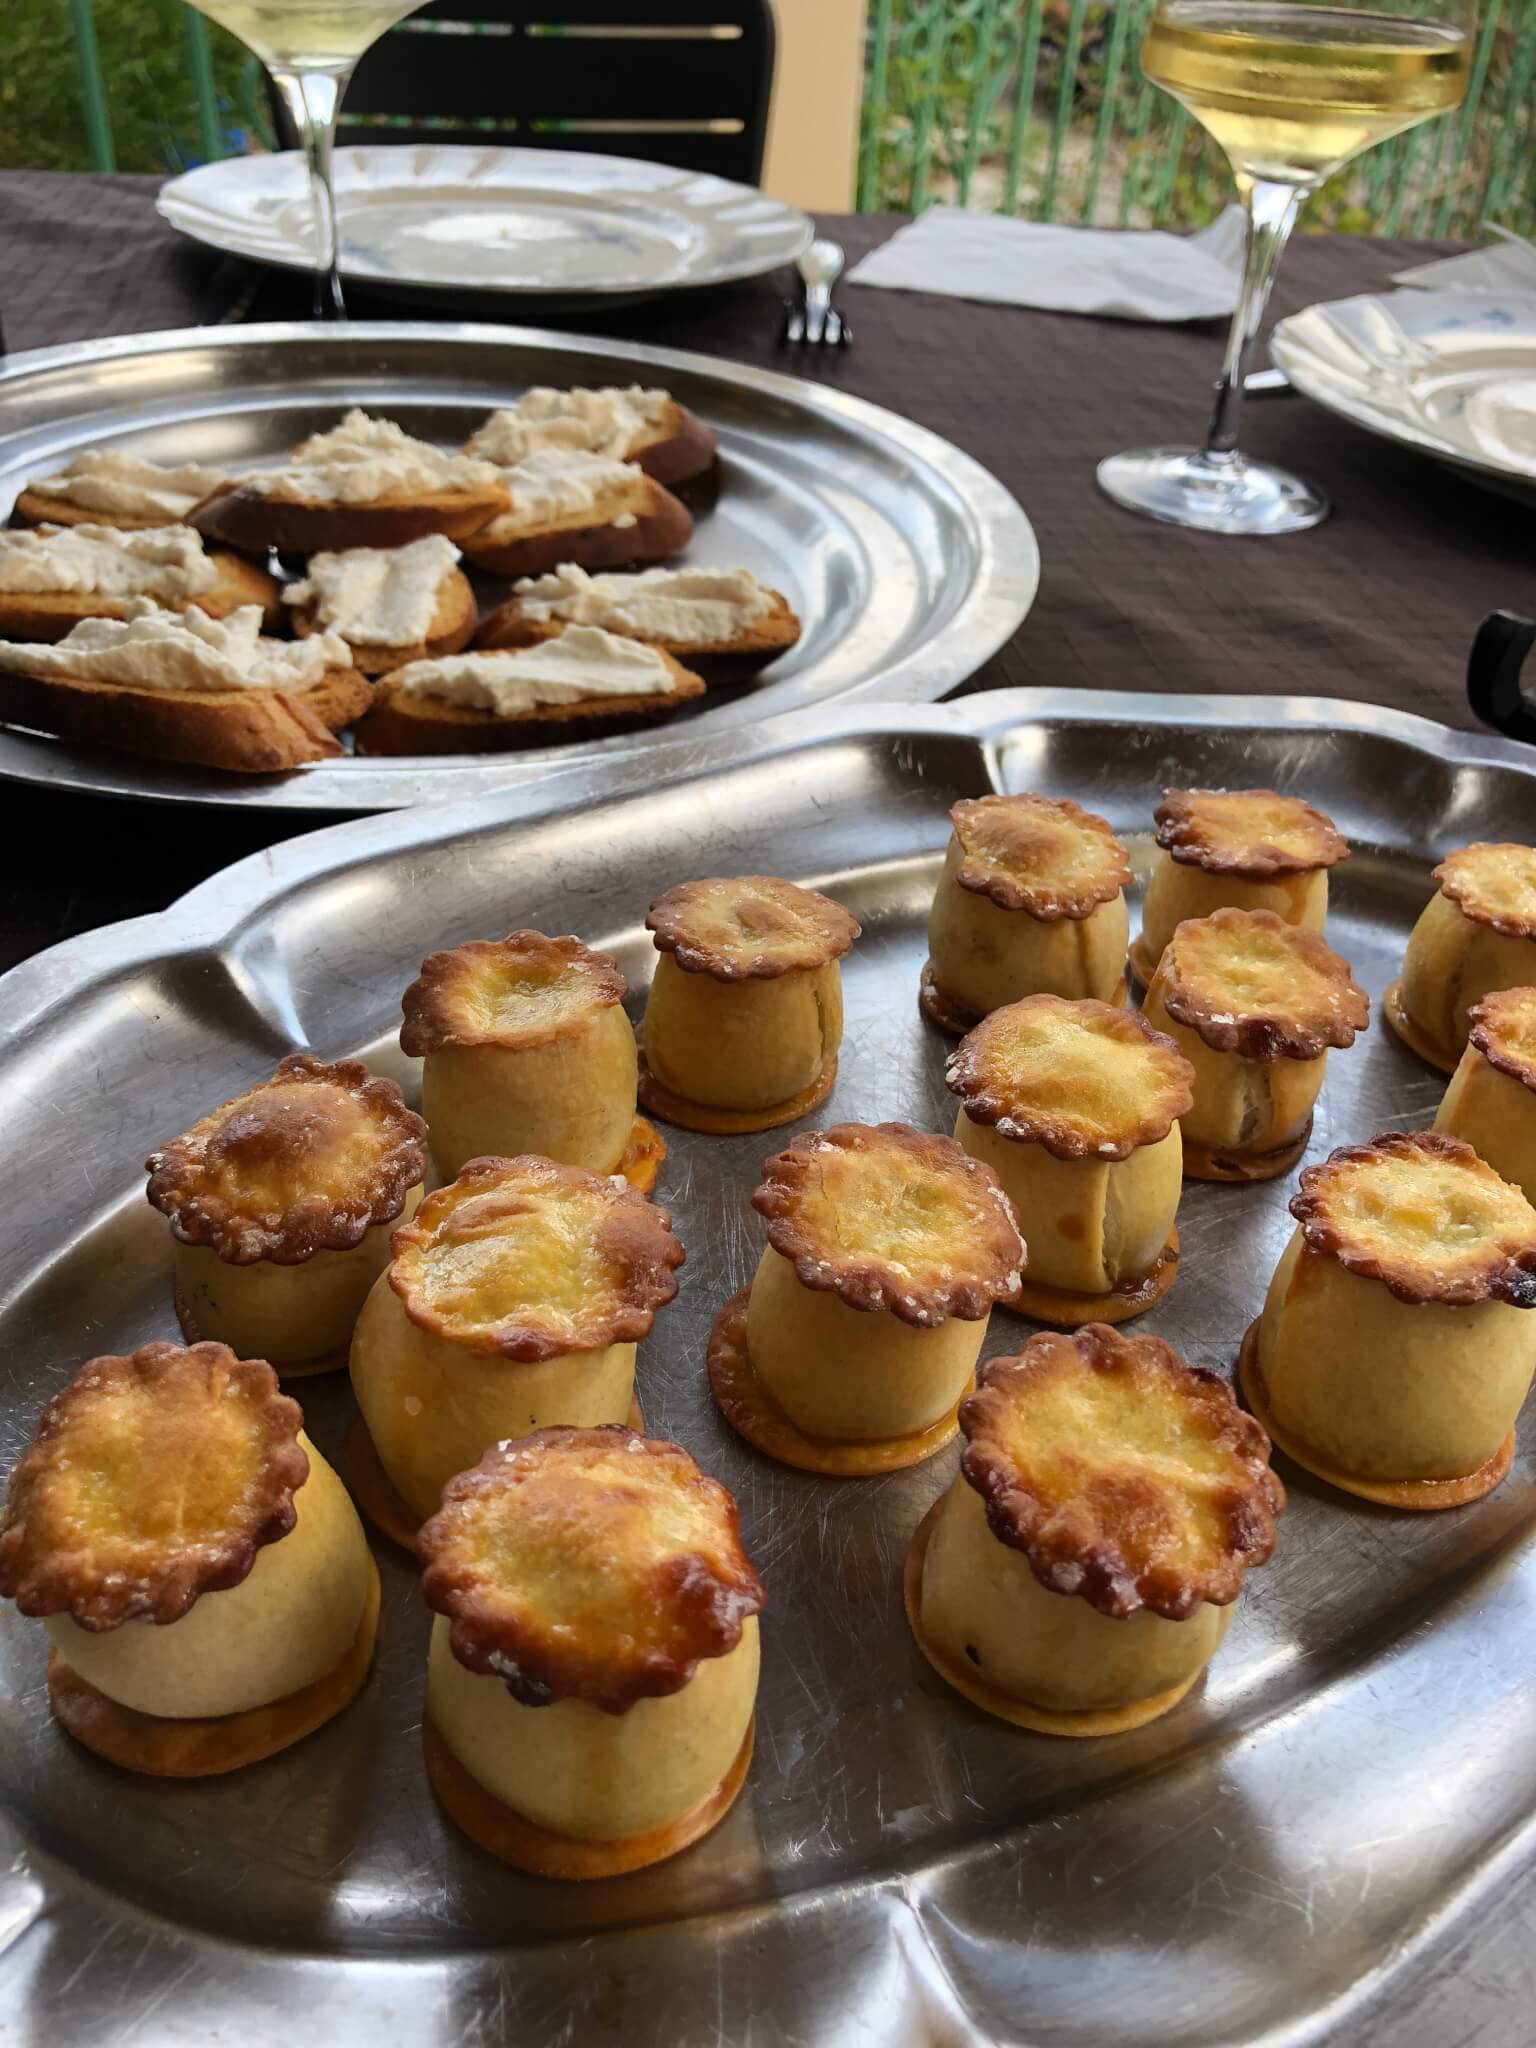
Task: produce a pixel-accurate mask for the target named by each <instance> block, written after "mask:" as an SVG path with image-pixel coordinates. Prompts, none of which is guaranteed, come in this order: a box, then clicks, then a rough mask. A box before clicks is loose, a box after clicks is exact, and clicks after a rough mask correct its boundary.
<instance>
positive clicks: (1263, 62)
mask: <svg viewBox="0 0 1536 2048" xmlns="http://www.w3.org/2000/svg"><path fill="white" fill-rule="evenodd" d="M1472 5H1473V0H1422V4H1415V0H1403V4H1402V6H1401V9H1400V10H1399V9H1398V8H1397V7H1396V6H1395V4H1394V0H1383V4H1382V5H1381V7H1380V8H1379V10H1378V9H1369V10H1366V9H1361V8H1359V7H1352V6H1348V5H1335V4H1332V0H1307V4H1305V5H1301V4H1292V0H1159V4H1158V7H1157V10H1156V12H1155V13H1154V15H1153V17H1152V20H1151V23H1150V24H1149V26H1148V29H1147V36H1146V41H1145V43H1144V44H1143V45H1142V52H1141V66H1142V70H1143V71H1144V72H1145V73H1146V75H1147V77H1148V78H1149V79H1151V81H1152V82H1153V84H1154V85H1160V86H1161V87H1162V88H1163V90H1164V91H1165V92H1168V93H1171V94H1172V95H1173V97H1174V98H1175V99H1176V100H1178V101H1180V103H1181V104H1182V105H1184V106H1185V107H1187V108H1188V109H1189V111H1190V113H1192V114H1193V115H1194V117H1195V119H1196V120H1197V121H1199V122H1200V123H1201V125H1202V126H1203V127H1204V128H1205V129H1206V130H1207V132H1208V133H1209V134H1210V135H1211V136H1212V137H1213V138H1214V139H1215V141H1216V142H1218V143H1219V144H1220V145H1221V147H1222V149H1224V150H1225V151H1226V154H1227V158H1228V160H1229V162H1230V163H1231V165H1232V173H1233V176H1234V178H1235V179H1236V181H1237V190H1238V195H1239V197H1240V198H1241V199H1242V201H1243V203H1244V205H1245V206H1246V208H1247V211H1248V244H1247V254H1246V258H1245V261H1244V266H1243V282H1242V290H1241V294H1240V296H1239V299H1238V306H1237V311H1236V313H1235V314H1234V315H1233V319H1232V331H1231V333H1230V335H1229V336H1228V340H1227V352H1226V358H1225V360H1224V362H1223V364H1222V370H1221V377H1220V379H1219V381H1218V383H1217V386H1216V406H1215V411H1214V413H1213V415H1212V418H1211V424H1210V429H1209V432H1208V433H1207V435H1206V441H1205V446H1204V447H1203V448H1142V449H1138V450H1136V451H1135V452H1134V453H1132V454H1129V455H1112V456H1110V457H1109V458H1108V459H1107V460H1106V461H1104V462H1101V463H1100V464H1099V469H1098V477H1099V483H1100V486H1101V487H1102V488H1103V490H1105V491H1106V492H1107V493H1108V495H1109V496H1110V497H1111V498H1113V499H1115V500H1116V501H1117V503H1119V504H1121V505H1128V506H1129V507H1130V508H1131V509H1132V510H1133V511H1136V512H1144V513H1146V514H1147V515H1148V516H1149V517H1150V518H1152V519H1162V520H1166V521H1167V522H1168V523H1169V524H1170V525H1172V526H1194V527H1200V528H1203V529H1205V530H1206V531H1207V532H1211V533H1250V534H1271V533H1296V532H1299V531H1300V530H1301V529H1302V528H1303V527H1308V526H1315V525H1316V524H1317V522H1318V521H1319V520H1320V519H1322V518H1324V517H1326V515H1327V511H1328V501H1327V499H1326V498H1325V497H1324V496H1323V495H1322V493H1321V492H1320V491H1317V490H1314V489H1313V488H1312V486H1311V485H1310V484H1307V483H1304V482H1303V481H1302V479H1301V478H1300V477H1297V476H1292V475H1291V474H1290V472H1289V471H1288V470H1284V469H1277V468H1275V467H1273V466H1272V465H1270V464H1268V463H1262V462H1254V461H1251V460H1250V459H1249V458H1248V457H1247V456H1244V455H1240V454H1239V453H1238V451H1237V423H1238V412H1239V408H1240V406H1241V402H1242V394H1243V369H1244V364H1245V361H1246V358H1247V355H1248V351H1249V347H1250V345H1251V343H1252V341H1253V338H1254V336H1255V334H1256V333H1257V332H1258V327H1259V323H1260V321H1261V320H1262V319H1263V317H1264V308H1265V305H1266V304H1267V302H1268V299H1269V290H1270V286H1271V285H1272V284H1273V282H1274V277H1275V271H1276V268H1277V266H1278V265H1279V262H1280V256H1281V252H1282V251H1283V250H1284V248H1285V245H1286V241H1287V239H1288V238H1289V236H1290V232H1291V229H1292V228H1293V227H1294V225H1295V223H1296V216H1297V214H1298V213H1299V212H1300V211H1301V207H1302V204H1303V202H1304V201H1305V199H1306V198H1307V195H1308V194H1309V193H1311V192H1314V191H1315V190H1316V189H1317V187H1318V186H1319V185H1321V184H1322V182H1323V181H1324V179H1325V178H1329V177H1331V176H1332V175H1333V173H1334V172H1335V171H1337V170H1338V169H1339V168H1340V167H1341V166H1342V165H1344V164H1347V163H1348V162H1349V161H1350V159H1351V158H1352V157H1355V156H1358V155H1359V154H1360V152H1361V151H1362V150H1365V149H1369V148H1370V147H1371V145H1372V144H1373V143H1377V142H1384V141H1385V140H1386V139H1387V137H1388V136H1390V135H1400V134H1401V133H1402V132H1403V130H1404V129H1407V128H1413V127H1416V126H1417V124H1418V123H1419V122H1420V121H1427V120H1429V119H1430V118H1431V117H1432V116H1434V115H1436V114H1443V113H1445V112H1446V111H1447V110H1448V109H1450V108H1452V107H1456V106H1459V105H1460V104H1461V101H1462V99H1463V98H1464V97H1465V94H1466V89H1467V72H1468V68H1469V60H1470V53H1471V27H1472V23H1471V8H1472Z"/></svg>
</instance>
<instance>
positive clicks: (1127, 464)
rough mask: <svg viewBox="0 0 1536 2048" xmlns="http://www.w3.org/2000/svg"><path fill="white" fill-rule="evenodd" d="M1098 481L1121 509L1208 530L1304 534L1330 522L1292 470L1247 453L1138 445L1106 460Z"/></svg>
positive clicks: (1318, 495)
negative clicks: (1252, 459)
mask: <svg viewBox="0 0 1536 2048" xmlns="http://www.w3.org/2000/svg"><path fill="white" fill-rule="evenodd" d="M1098 479H1099V489H1100V490H1101V491H1102V492H1103V493H1104V495H1105V496H1106V497H1107V498H1113V499H1114V501H1115V503H1116V504H1117V505H1124V506H1125V507H1127V509H1128V510H1129V511H1132V512H1141V513H1144V514H1145V516H1146V517H1147V518H1148V519H1161V520H1162V521H1163V523H1164V524H1165V525H1167V526H1193V527H1197V528H1198V529H1199V530H1200V531H1201V532H1202V533H1251V534H1273V533H1303V532H1305V530H1306V529H1307V527H1309V526H1316V525H1317V523H1318V521H1319V520H1320V519H1326V518H1327V517H1328V500H1327V499H1326V498H1325V497H1324V496H1323V494H1322V492H1321V491H1319V490H1314V488H1313V487H1312V485H1311V484H1308V483H1303V482H1302V480H1301V478H1300V477H1299V476H1292V475H1291V473H1290V471H1289V470H1288V469H1276V468H1274V467H1273V466H1272V465H1271V464H1269V463H1267V462H1250V461H1249V460H1248V458H1247V457H1246V456H1243V455H1215V456H1213V455H1207V454H1206V453H1205V452H1204V451H1203V450H1202V449H1199V448H1138V449H1136V450H1134V451H1133V452H1132V453H1131V454H1129V455H1109V456H1106V457H1105V459H1104V460H1103V461H1102V462H1101V463H1100V464H1099V468H1098Z"/></svg>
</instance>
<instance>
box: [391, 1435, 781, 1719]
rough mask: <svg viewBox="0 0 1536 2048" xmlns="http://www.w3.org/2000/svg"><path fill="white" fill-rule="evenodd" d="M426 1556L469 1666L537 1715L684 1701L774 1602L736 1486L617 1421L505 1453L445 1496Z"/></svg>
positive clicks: (428, 1589)
mask: <svg viewBox="0 0 1536 2048" xmlns="http://www.w3.org/2000/svg"><path fill="white" fill-rule="evenodd" d="M417 1552H418V1555H419V1556H420V1558H421V1562H422V1565H423V1567H424V1569H423V1572H422V1580H421V1590H422V1593H423V1596H424V1597H425V1599H426V1602H427V1605H428V1606H429V1607H431V1608H432V1609H433V1610H434V1611H435V1612H436V1613H438V1614H442V1615H446V1616H447V1617H448V1619H449V1621H450V1622H451V1624H452V1633H451V1637H450V1641H451V1646H452V1649H453V1654H454V1656H455V1657H456V1658H457V1659H458V1661H459V1662H460V1663H461V1664H462V1665H464V1666H465V1667H466V1669H468V1670H470V1671H478V1672H483V1673H485V1674H486V1675H488V1676H491V1677H495V1678H500V1679H501V1680H502V1681H503V1682H504V1683H505V1685H506V1688H507V1690H508V1692H510V1693H511V1695H512V1697H513V1698H514V1699H515V1700H519V1701H521V1702H522V1704H523V1705H524V1706H547V1705H550V1704H552V1703H553V1702H555V1701H556V1700H584V1701H585V1702H586V1703H587V1704H588V1705H590V1706H594V1707H599V1708H601V1709H602V1710H603V1711H605V1712H607V1713H610V1714H622V1713H624V1712H626V1711H627V1710H628V1708H630V1707H631V1706H633V1705H634V1703H635V1701H636V1700H639V1699H646V1698H658V1697H660V1696H662V1695H664V1694H667V1693H675V1692H679V1691H681V1690H682V1688H683V1687H684V1686H685V1685H686V1684H687V1683H688V1681H689V1679H690V1678H692V1676H693V1674H694V1671H695V1670H696V1669H697V1667H698V1665H699V1663H700V1662H701V1661H702V1660H703V1659H704V1658H707V1657H723V1656H724V1655H726V1653H727V1652H728V1651H731V1650H733V1649H735V1647H736V1645H737V1643H738V1642H740V1640H741V1631H742V1624H743V1622H744V1621H745V1620H746V1619H747V1617H748V1616H749V1615H752V1614H755V1613H756V1612H757V1611H758V1609H759V1608H760V1607H761V1606H762V1605H763V1601H764V1597H765V1596H764V1592H763V1586H762V1581H761V1580H760V1579H759V1578H758V1576H757V1573H756V1572H755V1571H754V1570H753V1569H752V1566H751V1564H750V1563H749V1562H748V1560H747V1557H746V1554H745V1552H744V1551H743V1549H742V1547H741V1526H740V1519H739V1516H738V1514H737V1509H736V1503H735V1501H734V1500H733V1499H732V1498H731V1495H730V1494H729V1493H728V1492H727V1491H726V1489H725V1488H724V1487H723V1486H721V1485H720V1484H719V1482H718V1481H717V1480H714V1479H709V1478H706V1476H705V1475H704V1474H703V1473H702V1472H701V1471H700V1470H699V1468H698V1466H697V1465H696V1464H695V1463H694V1461H693V1459H692V1458H691V1457H690V1456H689V1455H688V1453H687V1452H686V1451H685V1450H683V1449H682V1447H681V1446H680V1445H678V1444H671V1443H656V1442H652V1441H650V1440H649V1439H647V1438H645V1437H641V1436H637V1435H636V1433H635V1432H634V1431H633V1430H632V1429H625V1428H623V1427H621V1426H619V1425H616V1424H615V1425H609V1426H607V1427H604V1428H599V1429H566V1428H552V1429H540V1430H535V1431H534V1433H533V1434H532V1435H531V1436H526V1437H522V1438H520V1439H519V1440H518V1441H517V1442H515V1443H501V1444H494V1445H492V1447H491V1448H490V1449H489V1450H488V1451H487V1452H486V1453H485V1455H484V1456H483V1457H482V1458H481V1460H480V1462H479V1464H478V1465H476V1466H475V1467H474V1468H473V1469H472V1470H471V1471H468V1472H461V1473H459V1475H458V1476H457V1477H456V1478H453V1479H450V1480H449V1482H448V1484H447V1485H446V1486H445V1487H444V1489H443V1504H442V1507H441V1508H440V1509H439V1511H438V1512H437V1514H435V1515H434V1516H433V1517H432V1519H431V1520H430V1521H429V1522H427V1523H426V1524H425V1526H424V1527H423V1529H422V1530H421V1533H420V1535H419V1536H418V1538H417Z"/></svg>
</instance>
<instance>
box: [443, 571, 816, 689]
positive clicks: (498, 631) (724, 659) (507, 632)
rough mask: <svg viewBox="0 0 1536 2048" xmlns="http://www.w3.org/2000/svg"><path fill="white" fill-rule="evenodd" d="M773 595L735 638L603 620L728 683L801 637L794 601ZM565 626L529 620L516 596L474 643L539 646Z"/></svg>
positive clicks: (484, 624) (489, 617) (488, 619)
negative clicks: (697, 636) (688, 636)
mask: <svg viewBox="0 0 1536 2048" xmlns="http://www.w3.org/2000/svg"><path fill="white" fill-rule="evenodd" d="M768 594H769V596H770V597H771V598H772V599H773V610H772V611H771V612H768V613H767V614H765V616H764V617H762V618H761V619H759V620H758V621H757V622H756V624H755V625H753V626H752V627H750V628H749V629H748V630H747V631H746V632H743V633H739V634H738V635H737V636H736V638H735V639H734V640H715V641H689V640H665V639H660V638H658V637H657V636H656V635H655V634H652V633H632V632H630V631H629V630H628V629H627V628H625V627H624V626H621V625H618V624H615V623H614V622H613V621H611V620H605V621H604V622H603V630H604V631H605V632H609V633H617V634H619V635H620V637H621V638H623V639H627V640H638V641H640V642H641V644H642V645H643V646H646V647H654V648H656V649H657V651H658V652H659V653H662V654H669V655H671V656H672V658H673V659H674V660H675V661H678V662H681V664H682V665H683V667H684V668H687V669H692V670H693V672H694V673H695V674H696V675H701V676H703V677H704V679H705V681H706V682H725V681H729V680H730V679H731V678H733V677H737V676H749V675H755V674H756V673H757V671H758V670H759V669H760V668H764V667H766V665H767V664H768V663H769V662H770V661H772V660H774V658H775V657H776V656H778V655H780V654H782V653H784V651H785V649H786V648H790V647H793V646H794V644H795V642H796V641H797V640H798V639H799V638H800V621H799V619H798V618H796V616H795V614H794V613H793V612H792V611H791V610H790V608H789V600H788V599H787V598H785V597H784V596H782V595H781V593H780V592H779V591H777V590H773V591H770V592H769V593H768ZM566 624H567V621H566V620H565V619H530V618H529V617H528V616H527V613H526V612H525V610H524V605H523V599H522V598H520V597H512V598H508V600H507V602H506V603H505V604H502V605H498V606H497V607H496V609H495V610H494V611H493V612H488V613H487V614H486V616H485V618H484V619H482V621H481V622H480V630H479V632H478V633H477V634H476V635H475V645H476V647H483V648H486V649H488V650H494V649H496V648H515V647H535V646H537V645H538V643H539V642H540V641H541V640H555V639H558V638H559V636H560V634H561V633H563V632H564V631H565V628H566Z"/></svg>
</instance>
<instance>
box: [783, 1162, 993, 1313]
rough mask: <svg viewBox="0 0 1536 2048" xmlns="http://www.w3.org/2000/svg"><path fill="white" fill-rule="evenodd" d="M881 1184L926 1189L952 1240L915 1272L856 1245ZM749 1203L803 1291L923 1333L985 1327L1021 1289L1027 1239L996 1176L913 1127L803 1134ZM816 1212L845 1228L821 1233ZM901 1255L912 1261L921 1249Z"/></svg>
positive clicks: (908, 1264)
mask: <svg viewBox="0 0 1536 2048" xmlns="http://www.w3.org/2000/svg"><path fill="white" fill-rule="evenodd" d="M870 1169H872V1171H871V1170H870ZM829 1173H831V1174H832V1175H833V1176H834V1178H833V1183H832V1186H831V1187H830V1188H826V1187H824V1186H823V1185H822V1183H823V1181H824V1179H825V1178H826V1176H827V1175H828V1174H829ZM882 1178H888V1179H889V1180H890V1181H891V1182H894V1183H896V1184H897V1186H898V1189H900V1188H905V1187H909V1186H911V1185H912V1184H914V1183H918V1182H927V1183H928V1184H929V1185H930V1186H931V1187H933V1188H935V1190H936V1192H937V1197H938V1199H937V1200H936V1201H935V1202H934V1203H933V1204H932V1205H931V1206H932V1207H933V1208H937V1207H938V1205H939V1202H940V1201H943V1202H945V1203H947V1205H948V1209H949V1214H948V1216H947V1217H946V1219H945V1221H946V1222H947V1224H948V1226H949V1229H950V1230H951V1232H952V1233H953V1235H952V1238H951V1241H950V1242H949V1243H948V1245H947V1246H946V1247H945V1250H944V1252H943V1254H942V1255H941V1256H940V1257H939V1258H937V1259H930V1260H929V1261H928V1264H927V1266H926V1269H925V1270H924V1271H922V1272H918V1271H916V1270H914V1267H915V1265H916V1263H917V1261H916V1258H915V1257H913V1256H908V1257H906V1258H898V1257H897V1256H895V1255H894V1254H892V1255H888V1256H881V1255H880V1253H878V1252H877V1251H874V1250H872V1249H869V1248H868V1247H867V1246H863V1245H861V1244H860V1243H859V1236H860V1229H859V1225H860V1217H861V1214H863V1213H866V1211H867V1208H869V1207H878V1204H879V1201H880V1194H881V1185H880V1184H881V1180H882ZM861 1182H862V1183H864V1185H863V1186H862V1187H861V1185H860V1183H861ZM752 1206H753V1208H754V1209H755V1210H756V1211H757V1213H758V1214H759V1216H766V1217H767V1219H768V1242H769V1243H770V1244H771V1245H772V1246H773V1248H774V1250H775V1251H776V1252H778V1253H779V1255H780V1256H781V1257H782V1258H786V1259H788V1260H789V1262H790V1263H791V1265H793V1267H794V1269H795V1273H796V1276H797V1277H798V1279H799V1281H800V1284H801V1286H802V1287H810V1288H813V1289H816V1290H817V1291H819V1292H822V1293H827V1294H835V1295H836V1296H837V1298H838V1299H839V1301H842V1302H846V1304H847V1305H848V1307H849V1308H853V1309H860V1310H863V1311H865V1312H867V1313H871V1314H872V1313H874V1312H876V1311H879V1310H884V1311H886V1312H888V1313H889V1314H891V1315H893V1316H896V1317H898V1318H899V1319H900V1320H901V1321H902V1322H904V1323H910V1324H912V1325H913V1326H914V1327H915V1328H918V1329H929V1328H932V1327H934V1326H935V1325H937V1324H939V1323H943V1322H946V1321H948V1319H949V1318H950V1317H954V1318H956V1319H957V1320H958V1321H960V1322H967V1323H979V1322H982V1321H984V1320H985V1319H986V1317H987V1316H988V1315H990V1313H991V1311H992V1304H993V1303H994V1302H997V1301H1012V1300H1013V1299H1014V1298H1015V1296H1016V1295H1017V1294H1018V1291H1019V1275H1020V1273H1021V1272H1022V1271H1023V1267H1024V1258H1025V1251H1024V1240H1023V1238H1022V1237H1021V1236H1020V1234H1019V1226H1018V1223H1017V1221H1016V1219H1015V1217H1014V1213H1013V1209H1012V1207H1011V1205H1010V1204H1009V1201H1008V1197H1007V1196H1006V1195H1005V1194H1004V1192H1003V1189H1002V1184H1001V1182H1000V1181H999V1180H998V1178H997V1176H996V1174H995V1173H993V1171H992V1169H991V1167H990V1166H987V1165H985V1164H984V1163H983V1162H982V1161H981V1160H979V1159H973V1158H972V1157H971V1156H970V1154H969V1153H968V1152H966V1151H964V1150H963V1149H962V1148H961V1147H960V1146H959V1145H957V1144H956V1143H955V1141H954V1139H953V1138H942V1137H939V1136H937V1135H936V1134H935V1133H933V1132H930V1131H917V1130H914V1129H913V1127H912V1126H911V1124H900V1123H890V1124H833V1125H832V1126H831V1127H830V1128H829V1129H827V1130H824V1131H806V1132H805V1133H804V1134H803V1135H802V1136H800V1137H798V1138H796V1139H795V1140H794V1141H793V1143H791V1144H790V1145H788V1146H786V1147H785V1149H784V1150H783V1151H782V1152H776V1153H775V1154H774V1155H773V1157H772V1158H771V1159H765V1160H764V1162H763V1179H762V1182H761V1184H760V1186H758V1187H757V1188H756V1189H755V1190H754V1192H753V1196H752ZM818 1207H819V1208H821V1209H822V1210H824V1211H825V1210H831V1211H833V1212H834V1215H835V1218H836V1219H837V1221H839V1222H840V1223H841V1224H842V1226H843V1227H842V1228H840V1229H838V1228H835V1229H832V1230H829V1229H827V1228H826V1217H825V1216H824V1215H823V1217H822V1218H821V1219H820V1221H818V1217H817V1213H816V1211H817V1209H818ZM904 1249H905V1250H906V1251H907V1252H908V1253H909V1255H910V1254H912V1253H913V1252H914V1250H916V1251H917V1252H919V1253H920V1249H921V1248H920V1247H914V1245H913V1244H912V1243H908V1244H907V1245H906V1246H905V1247H904Z"/></svg>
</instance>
